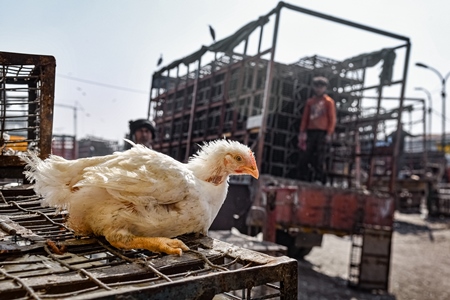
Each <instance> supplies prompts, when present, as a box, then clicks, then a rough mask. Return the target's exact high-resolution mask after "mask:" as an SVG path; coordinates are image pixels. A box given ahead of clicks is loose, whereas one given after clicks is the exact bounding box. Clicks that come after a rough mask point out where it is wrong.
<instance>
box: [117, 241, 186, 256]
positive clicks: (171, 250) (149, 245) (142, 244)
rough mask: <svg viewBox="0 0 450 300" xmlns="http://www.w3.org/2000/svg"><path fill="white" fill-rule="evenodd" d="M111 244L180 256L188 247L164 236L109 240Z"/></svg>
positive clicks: (123, 247) (122, 247) (118, 246)
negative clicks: (124, 240)
mask: <svg viewBox="0 0 450 300" xmlns="http://www.w3.org/2000/svg"><path fill="white" fill-rule="evenodd" d="M109 243H110V244H111V245H113V246H114V247H116V248H121V249H146V250H149V251H151V252H156V253H161V252H163V253H167V254H174V255H178V256H181V254H183V251H188V250H189V247H188V246H186V245H185V244H184V243H183V242H182V241H180V240H178V239H169V238H165V237H132V238H131V239H130V240H127V241H126V242H123V241H109Z"/></svg>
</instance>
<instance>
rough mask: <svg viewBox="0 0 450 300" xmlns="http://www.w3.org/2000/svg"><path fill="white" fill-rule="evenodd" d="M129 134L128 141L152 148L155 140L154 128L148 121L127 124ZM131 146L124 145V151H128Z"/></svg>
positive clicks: (142, 120) (141, 120)
mask: <svg viewBox="0 0 450 300" xmlns="http://www.w3.org/2000/svg"><path fill="white" fill-rule="evenodd" d="M129 128H130V134H129V136H128V139H129V140H131V141H133V142H135V143H136V144H141V145H144V146H146V147H148V148H152V142H153V140H154V138H155V126H154V125H153V123H152V122H151V121H150V120H147V119H138V120H135V121H130V122H129ZM130 148H131V145H130V144H129V143H125V150H127V149H130Z"/></svg>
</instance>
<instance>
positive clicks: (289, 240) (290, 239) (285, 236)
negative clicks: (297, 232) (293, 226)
mask: <svg viewBox="0 0 450 300" xmlns="http://www.w3.org/2000/svg"><path fill="white" fill-rule="evenodd" d="M276 243H277V244H280V245H283V246H286V247H287V248H288V251H287V255H288V256H289V257H292V258H295V259H303V258H304V257H305V256H306V255H308V254H309V252H311V250H312V248H313V247H297V246H295V236H292V235H290V234H289V233H288V232H286V231H284V230H277V237H276Z"/></svg>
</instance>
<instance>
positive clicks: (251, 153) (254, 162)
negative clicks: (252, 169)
mask: <svg viewBox="0 0 450 300" xmlns="http://www.w3.org/2000/svg"><path fill="white" fill-rule="evenodd" d="M248 152H249V153H250V157H251V161H252V163H253V164H254V165H255V166H256V160H255V155H254V154H253V151H252V150H251V149H248Z"/></svg>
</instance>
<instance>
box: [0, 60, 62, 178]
mask: <svg viewBox="0 0 450 300" xmlns="http://www.w3.org/2000/svg"><path fill="white" fill-rule="evenodd" d="M55 68H56V62H55V58H54V57H52V56H44V55H31V54H18V53H7V52H0V148H1V153H0V171H1V172H0V177H1V178H22V177H23V174H22V171H23V166H24V164H23V162H22V161H21V160H20V158H19V156H20V153H21V152H24V151H27V149H34V150H37V151H39V153H40V156H41V157H46V156H48V155H49V154H50V152H51V139H52V123H53V95H54V89H55V84H54V83H55Z"/></svg>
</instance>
